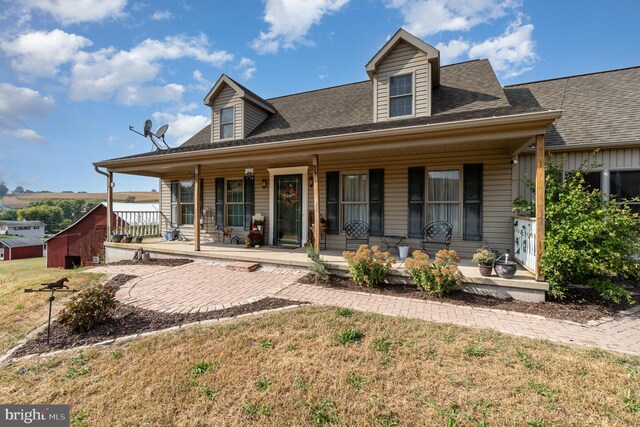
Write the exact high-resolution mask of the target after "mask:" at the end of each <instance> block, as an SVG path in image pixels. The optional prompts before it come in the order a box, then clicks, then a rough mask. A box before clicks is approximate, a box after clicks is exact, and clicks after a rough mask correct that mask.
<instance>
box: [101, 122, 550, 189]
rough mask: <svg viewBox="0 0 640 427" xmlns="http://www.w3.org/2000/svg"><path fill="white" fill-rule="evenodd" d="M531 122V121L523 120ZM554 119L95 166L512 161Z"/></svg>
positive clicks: (162, 170)
mask: <svg viewBox="0 0 640 427" xmlns="http://www.w3.org/2000/svg"><path fill="white" fill-rule="evenodd" d="M528 116H533V115H528ZM559 116H560V112H559V111H549V112H545V113H544V114H541V113H537V115H535V116H533V117H527V120H523V118H522V117H517V118H510V117H509V118H505V117H498V118H490V119H483V120H478V121H474V122H473V123H464V124H458V126H453V125H452V124H446V125H448V126H441V125H436V126H421V127H420V129H399V130H395V131H394V132H372V133H366V134H362V135H360V134H351V135H342V136H340V137H325V138H312V139H309V140H296V141H285V142H281V143H266V144H259V145H250V146H243V147H239V148H235V149H211V150H200V151H195V152H188V153H178V154H170V155H162V154H158V155H157V156H146V157H140V158H125V159H116V160H109V161H104V162H98V163H96V165H97V166H101V167H106V168H107V169H108V170H109V171H111V172H117V173H125V174H131V175H142V176H152V177H161V176H163V175H165V174H170V173H171V174H174V173H184V172H192V171H193V168H194V166H195V165H196V164H199V165H201V166H203V167H218V166H224V167H243V168H247V167H257V166H265V165H273V166H277V165H282V164H309V163H311V159H312V156H313V155H314V154H318V155H320V156H321V158H325V159H330V158H332V157H335V158H342V159H345V158H363V157H378V158H379V157H381V156H387V155H390V154H394V155H397V154H408V155H421V154H428V153H432V152H434V150H437V151H439V152H443V151H451V152H464V151H466V150H476V149H478V148H484V149H492V148H496V149H497V148H502V149H504V148H506V149H507V150H508V151H509V152H510V153H512V154H513V155H516V154H518V153H519V152H521V151H523V150H525V149H527V148H528V147H529V146H531V145H532V144H533V143H534V140H533V138H534V137H535V135H538V134H544V133H545V131H546V126H548V125H549V124H551V123H553V121H554V120H555V119H556V118H557V117H559Z"/></svg>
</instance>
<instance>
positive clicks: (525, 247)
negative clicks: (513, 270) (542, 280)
mask: <svg viewBox="0 0 640 427" xmlns="http://www.w3.org/2000/svg"><path fill="white" fill-rule="evenodd" d="M513 256H514V257H515V259H516V261H518V262H519V263H520V264H522V266H524V267H525V268H526V269H527V270H529V271H531V272H532V273H535V271H536V219H535V218H529V217H526V216H514V217H513Z"/></svg>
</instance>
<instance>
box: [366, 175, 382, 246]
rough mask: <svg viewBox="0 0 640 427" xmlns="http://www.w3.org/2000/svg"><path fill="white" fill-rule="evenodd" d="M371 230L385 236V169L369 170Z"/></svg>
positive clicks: (376, 234)
mask: <svg viewBox="0 0 640 427" xmlns="http://www.w3.org/2000/svg"><path fill="white" fill-rule="evenodd" d="M369 229H370V232H371V235H372V236H384V169H369Z"/></svg>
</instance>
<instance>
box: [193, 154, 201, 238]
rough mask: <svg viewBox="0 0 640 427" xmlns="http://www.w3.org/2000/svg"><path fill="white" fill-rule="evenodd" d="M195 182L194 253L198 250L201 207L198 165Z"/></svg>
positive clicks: (198, 166)
mask: <svg viewBox="0 0 640 427" xmlns="http://www.w3.org/2000/svg"><path fill="white" fill-rule="evenodd" d="M194 179H195V182H194V183H193V185H194V192H193V198H194V200H193V207H194V209H193V210H194V215H193V236H194V239H195V243H194V245H195V247H194V248H193V249H194V250H195V251H199V250H200V210H201V209H202V206H200V191H202V189H201V188H200V165H196V171H195V175H194Z"/></svg>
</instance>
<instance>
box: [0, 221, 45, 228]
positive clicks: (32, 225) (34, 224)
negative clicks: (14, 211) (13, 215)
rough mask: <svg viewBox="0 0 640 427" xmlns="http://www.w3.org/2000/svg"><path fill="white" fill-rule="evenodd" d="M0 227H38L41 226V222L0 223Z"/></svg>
mask: <svg viewBox="0 0 640 427" xmlns="http://www.w3.org/2000/svg"><path fill="white" fill-rule="evenodd" d="M0 225H6V226H7V227H27V226H28V227H38V226H43V225H44V223H43V222H42V221H0Z"/></svg>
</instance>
